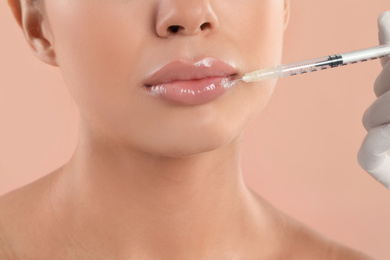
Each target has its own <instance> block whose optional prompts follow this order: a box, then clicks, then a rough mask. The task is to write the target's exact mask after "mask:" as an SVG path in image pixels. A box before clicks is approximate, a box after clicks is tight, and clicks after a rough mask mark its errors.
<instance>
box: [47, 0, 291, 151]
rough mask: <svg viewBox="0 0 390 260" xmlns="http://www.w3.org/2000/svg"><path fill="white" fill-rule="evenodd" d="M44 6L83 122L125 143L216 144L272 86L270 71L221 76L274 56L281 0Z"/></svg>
mask: <svg viewBox="0 0 390 260" xmlns="http://www.w3.org/2000/svg"><path fill="white" fill-rule="evenodd" d="M45 8H46V15H47V18H48V22H49V24H50V33H51V38H52V39H53V46H54V50H55V53H56V60H57V64H58V65H59V66H60V68H61V71H62V73H63V77H64V80H65V81H66V83H67V85H68V87H69V89H70V93H71V95H72V96H73V98H74V99H75V101H76V103H77V105H78V106H79V108H80V112H81V114H82V117H83V118H85V119H86V121H85V122H86V124H83V125H85V126H88V127H91V128H93V129H94V131H97V132H99V133H101V134H103V133H104V135H107V136H108V137H110V138H112V140H116V141H118V142H120V143H121V144H122V145H125V146H126V147H131V148H132V149H136V150H139V151H142V152H146V153H151V154H155V155H162V156H174V157H176V156H178V157H180V156H189V155H194V154H198V153H201V152H206V151H210V150H213V149H217V148H219V147H222V146H224V145H226V144H228V143H230V142H231V141H232V140H234V139H235V138H237V136H239V134H240V133H241V131H242V129H243V128H244V126H245V125H246V124H247V123H248V122H249V121H250V120H251V119H253V118H254V117H255V116H256V115H257V114H258V113H259V112H260V111H261V110H262V109H263V108H264V106H265V105H266V103H267V102H268V100H269V98H270V96H271V94H272V91H273V88H274V84H275V81H265V82H261V83H251V84H247V83H243V82H238V83H237V84H235V85H233V86H232V87H231V88H228V89H225V88H223V87H221V84H220V83H221V81H222V82H224V81H226V79H227V78H229V79H232V78H233V79H235V78H239V77H241V76H242V75H243V74H245V73H247V72H250V71H252V70H257V69H261V68H266V67H270V66H274V65H276V64H278V63H279V62H280V59H281V48H282V39H283V31H284V1H283V0H242V1H237V0H45ZM226 64H228V65H226ZM222 85H223V84H222ZM152 86H154V87H152ZM214 87H215V88H216V89H217V90H214V89H213V88H214ZM165 93H167V94H165ZM191 95H192V96H191Z"/></svg>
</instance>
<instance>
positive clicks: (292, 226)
mask: <svg viewBox="0 0 390 260" xmlns="http://www.w3.org/2000/svg"><path fill="white" fill-rule="evenodd" d="M285 221H287V223H288V225H289V227H288V228H286V230H289V233H290V236H289V238H288V240H289V243H288V244H289V245H290V250H289V251H290V252H291V260H295V259H297V260H298V259H299V260H305V259H308V260H309V259H318V260H322V259H323V260H374V258H372V257H369V256H368V255H366V254H364V253H362V252H359V251H358V250H355V249H353V248H350V247H348V246H346V245H342V244H340V243H337V242H335V241H333V240H331V239H329V238H327V237H325V236H324V235H322V234H320V233H318V232H317V231H315V230H313V229H312V228H310V227H308V226H306V225H304V224H302V223H300V222H298V221H296V220H294V219H292V218H290V217H288V216H287V220H285Z"/></svg>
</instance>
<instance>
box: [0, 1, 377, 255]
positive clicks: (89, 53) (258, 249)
mask: <svg viewBox="0 0 390 260" xmlns="http://www.w3.org/2000/svg"><path fill="white" fill-rule="evenodd" d="M9 3H10V6H11V8H12V10H13V12H14V14H15V17H16V20H17V22H18V23H19V24H20V26H21V28H22V30H23V32H24V34H25V36H26V39H27V41H28V43H29V44H30V46H31V47H32V49H33V51H34V53H35V54H36V55H37V57H38V58H40V59H41V60H42V61H44V62H46V63H49V64H51V65H54V66H58V67H59V69H60V70H61V72H62V74H63V77H64V80H65V82H66V83H67V86H68V87H69V91H70V93H71V94H72V96H73V98H74V100H75V102H76V104H77V105H78V107H79V109H80V114H81V121H80V138H79V143H78V146H77V149H76V152H75V154H74V155H73V157H72V159H71V160H70V161H69V162H68V163H67V164H66V165H64V166H63V167H61V168H60V169H58V170H57V171H55V172H52V173H50V174H48V175H47V176H45V177H43V178H41V179H40V180H38V181H35V182H34V183H32V184H30V185H27V186H25V187H22V188H20V189H17V190H15V191H13V192H11V193H8V194H6V195H5V196H3V197H1V198H0V259H7V260H16V259H23V260H30V259H31V260H35V259H37V260H38V259H39V260H46V259H47V260H49V259H56V260H57V259H59V260H62V259H64V260H65V259H67V260H68V259H72V260H74V259H80V260H81V259H82V260H89V259H91V260H92V259H94V260H95V259H109V260H111V259H112V260H114V259H115V260H120V259H126V260H128V259H137V260H140V259H142V260H152V259H153V260H155V259H159V260H160V259H161V260H165V259H167V260H168V259H170V260H171V259H178V260H181V259H183V260H192V259H226V260H227V259H229V260H252V259H253V260H262V259H264V260H265V259H266V260H273V259H275V260H276V259H278V260H279V259H291V260H294V259H297V260H304V259H310V260H312V259H319V260H321V259H326V260H330V259H343V260H348V259H353V260H361V259H370V258H368V257H367V256H364V255H363V254H361V253H358V252H357V251H355V250H352V249H349V248H347V247H344V246H341V245H339V244H337V243H334V242H332V241H330V240H328V239H326V238H324V237H322V236H321V235H319V234H317V233H316V232H315V231H313V230H311V229H310V228H308V227H306V226H305V225H303V224H301V223H299V222H297V221H295V220H293V219H291V218H290V217H288V216H287V215H285V214H283V213H282V212H280V211H278V210H277V209H275V208H274V207H273V206H272V205H270V204H269V203H267V202H266V201H265V200H264V199H263V198H261V197H260V196H259V195H257V194H255V193H254V192H253V191H252V190H251V189H250V188H249V187H247V186H246V184H245V183H244V181H243V178H242V173H241V168H240V156H241V155H240V147H241V136H242V131H243V129H244V127H245V126H246V125H247V124H248V123H249V122H250V121H251V120H253V119H254V118H255V117H256V116H257V115H258V114H259V113H260V112H261V111H262V110H263V108H264V107H265V106H266V104H267V102H268V100H269V98H270V96H271V95H272V92H273V89H274V87H275V83H276V81H267V82H262V83H253V84H249V85H246V86H245V87H244V86H241V85H240V84H237V85H236V86H235V87H233V88H232V89H230V90H229V91H228V92H227V93H225V94H224V95H223V96H221V97H219V98H218V99H216V100H214V101H212V102H209V103H206V104H202V105H197V106H179V105H172V104H168V103H166V102H164V101H162V100H161V99H158V98H156V97H153V96H150V95H147V94H146V91H145V87H144V86H143V82H144V80H145V78H146V77H147V75H149V74H150V73H151V72H153V71H154V70H155V69H156V68H158V67H159V66H161V65H162V64H165V63H166V62H169V61H172V60H177V59H187V60H197V59H199V58H202V57H215V58H218V59H222V60H225V61H228V62H230V63H232V64H234V66H236V68H237V70H238V73H239V75H241V74H242V73H244V72H247V71H251V70H254V69H257V68H259V67H269V66H272V65H276V64H278V63H280V60H281V50H282V42H283V33H284V29H285V27H286V26H287V23H288V17H289V1H287V0H286V1H283V0H272V1H271V0H243V1H237V0H142V1H138V0H45V1H44V2H42V1H39V0H35V1H33V2H30V1H29V0H20V2H19V0H9ZM170 26H180V27H179V28H180V30H178V31H177V32H173V31H172V30H171V29H170V28H171V27H170Z"/></svg>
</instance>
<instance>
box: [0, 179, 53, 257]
mask: <svg viewBox="0 0 390 260" xmlns="http://www.w3.org/2000/svg"><path fill="white" fill-rule="evenodd" d="M54 173H55V172H53V173H51V174H49V175H46V176H44V177H42V178H40V179H38V180H36V181H34V182H32V183H30V184H28V185H25V186H23V187H20V188H18V189H15V190H13V191H11V192H8V193H6V194H4V195H2V196H0V259H2V260H3V259H4V260H19V259H22V258H20V257H19V256H17V253H16V252H18V254H19V252H20V251H21V250H20V249H21V248H23V249H24V250H26V251H27V250H29V246H28V244H31V243H24V241H30V242H31V241H34V240H35V241H37V240H39V238H38V234H37V232H36V229H37V227H39V225H41V224H42V223H39V212H40V211H41V210H42V207H41V204H40V201H41V198H43V197H44V196H45V195H46V194H48V192H47V187H48V185H47V184H48V183H49V182H50V181H51V179H52V178H53V177H54ZM33 216H35V217H33Z"/></svg>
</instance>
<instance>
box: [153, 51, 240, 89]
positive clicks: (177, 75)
mask: <svg viewBox="0 0 390 260" xmlns="http://www.w3.org/2000/svg"><path fill="white" fill-rule="evenodd" d="M236 74H237V71H236V69H235V68H234V67H233V66H232V65H230V64H228V63H227V62H224V61H221V60H219V59H215V58H204V59H202V60H199V61H196V62H188V61H183V60H175V61H171V62H169V63H167V64H165V65H164V66H162V67H161V68H159V69H157V71H155V72H154V73H152V74H151V75H150V76H149V77H148V78H147V80H146V84H145V85H146V86H155V85H161V84H165V83H170V82H175V81H189V80H199V79H204V78H211V77H231V76H234V75H236Z"/></svg>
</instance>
